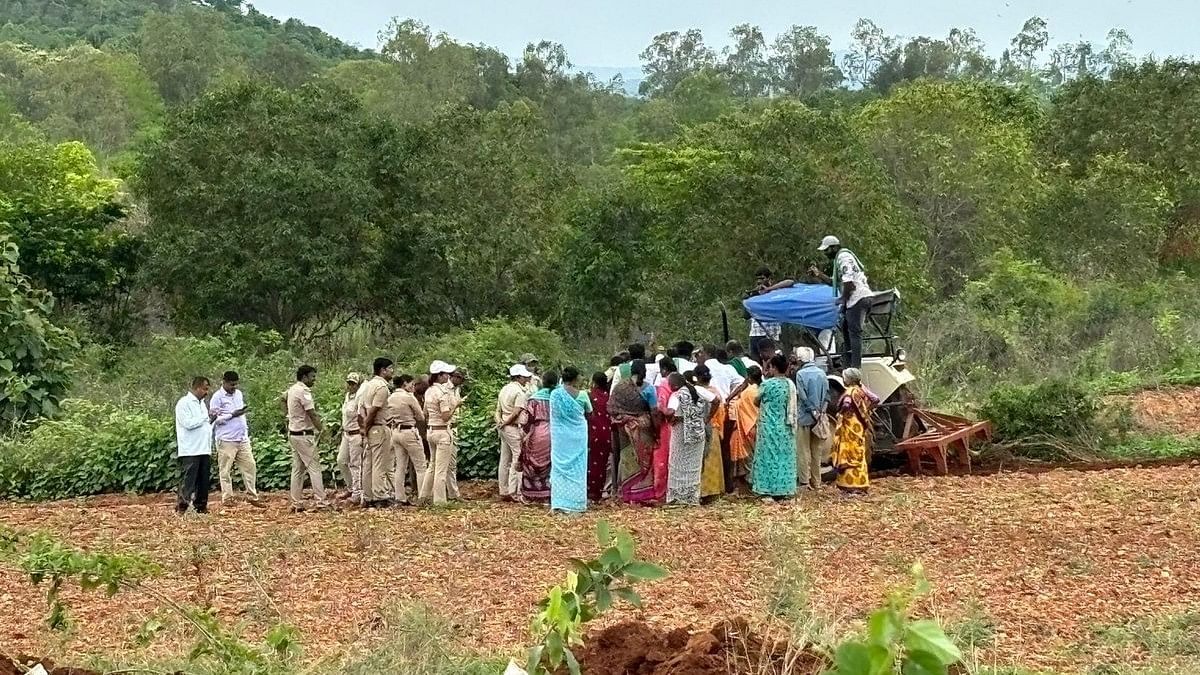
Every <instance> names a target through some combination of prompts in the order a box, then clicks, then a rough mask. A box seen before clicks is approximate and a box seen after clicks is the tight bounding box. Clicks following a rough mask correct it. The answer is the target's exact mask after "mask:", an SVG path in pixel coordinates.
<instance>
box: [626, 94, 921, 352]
mask: <svg viewBox="0 0 1200 675" xmlns="http://www.w3.org/2000/svg"><path fill="white" fill-rule="evenodd" d="M627 155H628V158H629V160H630V161H631V165H630V166H629V168H628V169H627V174H628V177H629V179H630V181H631V185H632V186H633V187H634V188H635V189H637V190H640V191H643V194H645V195H647V199H649V200H650V201H649V204H650V205H651V206H653V207H654V208H655V209H656V210H657V211H658V212H659V213H660V214H661V215H660V216H659V217H658V218H657V219H656V223H655V227H654V231H653V235H652V239H651V240H650V245H651V246H653V247H654V249H655V250H657V251H659V258H658V259H657V260H655V261H654V265H655V269H656V271H657V272H658V273H659V275H660V276H659V278H661V279H664V280H669V281H664V282H663V283H658V284H656V285H654V286H653V287H651V288H647V289H646V293H645V295H644V296H643V303H642V305H641V307H642V308H643V311H644V312H646V313H647V314H653V315H654V316H657V317H659V318H660V320H662V321H668V322H673V323H672V324H671V325H672V327H675V328H678V329H680V330H683V329H685V328H688V329H693V330H703V329H712V328H714V327H715V323H716V318H717V316H718V315H717V305H716V303H717V301H718V300H724V301H727V302H730V303H733V302H735V301H736V299H738V298H740V297H741V295H742V292H743V291H744V290H745V289H746V288H747V287H748V285H749V284H750V283H751V281H752V279H751V276H752V274H753V271H754V269H755V268H757V267H758V266H760V265H763V264H767V265H769V266H771V267H772V269H775V270H778V271H779V272H780V273H781V274H787V275H793V274H801V273H803V271H804V270H805V269H806V268H807V267H808V266H809V265H810V264H825V261H824V259H823V258H822V257H821V254H819V253H817V251H816V244H817V243H818V242H819V241H820V240H821V237H822V236H824V235H827V234H831V233H836V234H837V235H838V236H840V237H841V238H842V239H843V241H846V242H847V243H848V244H850V246H852V247H853V248H854V250H855V252H856V253H857V254H858V255H859V257H860V258H861V259H862V260H863V261H864V263H866V265H867V266H868V268H869V271H870V274H871V278H872V282H873V283H874V284H877V285H878V286H879V287H887V286H889V285H893V284H895V285H900V286H903V287H904V290H905V292H906V297H908V298H911V299H912V300H914V301H916V302H919V301H920V298H921V297H922V295H923V294H924V291H925V290H926V285H925V280H924V278H923V273H922V268H923V262H924V259H925V253H924V246H923V244H922V241H921V239H920V237H919V234H918V232H919V230H918V229H917V225H916V223H914V222H913V220H912V218H911V216H910V215H909V212H908V211H907V210H906V209H905V208H904V207H903V206H902V205H901V204H900V203H899V202H898V201H897V198H896V195H895V193H894V192H893V190H892V189H891V187H890V186H889V184H888V180H887V176H886V175H885V173H884V171H883V168H882V167H881V166H880V165H879V163H878V162H877V161H876V160H875V159H874V158H873V157H872V156H871V155H870V153H869V152H868V151H867V150H866V149H865V148H864V147H863V145H862V144H861V143H860V142H859V141H858V140H857V139H856V138H855V136H854V133H853V131H852V129H851V127H850V126H849V124H848V123H847V121H846V120H845V119H844V118H843V117H842V116H841V115H840V114H837V113H822V112H817V111H814V110H811V109H809V108H806V107H804V106H802V105H799V104H796V103H794V102H780V103H777V104H775V105H772V106H770V107H769V108H768V109H766V110H764V111H757V112H743V113H740V114H736V115H727V116H724V117H722V118H721V119H720V120H718V121H717V122H714V123H711V124H706V125H701V126H699V127H695V128H692V129H688V130H686V131H684V132H683V133H682V134H681V135H680V137H679V138H677V139H676V140H674V141H671V142H668V143H659V144H651V145H645V146H641V147H639V148H636V149H634V150H631V151H630V152H628V153H627ZM806 252H808V253H806ZM679 307H691V308H693V310H695V311H692V312H688V313H687V316H686V317H680V315H679V312H678V308H679ZM705 307H708V308H710V309H711V313H706V312H704V311H703V308H705ZM680 323H688V325H687V326H683V325H679V324H680Z"/></svg>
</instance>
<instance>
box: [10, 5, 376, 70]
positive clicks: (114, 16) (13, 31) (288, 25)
mask: <svg viewBox="0 0 1200 675" xmlns="http://www.w3.org/2000/svg"><path fill="white" fill-rule="evenodd" d="M185 7H197V8H199V9H202V10H204V11H212V12H219V13H221V14H223V15H224V16H225V17H226V19H227V20H228V22H229V26H230V29H231V30H230V34H231V37H232V38H233V39H234V42H235V44H237V45H238V46H240V47H243V48H249V49H253V48H254V47H255V46H256V45H258V44H261V43H262V41H263V40H266V39H275V40H278V39H283V40H286V41H287V42H290V43H293V44H295V45H296V46H298V47H300V48H302V49H304V50H306V51H308V52H310V53H312V54H313V55H314V56H316V57H318V58H321V59H325V60H340V59H353V58H363V57H368V56H370V55H371V53H370V52H367V51H364V50H361V49H359V48H357V47H354V46H352V45H349V44H347V43H345V42H343V41H341V40H339V39H337V38H335V37H333V36H332V35H329V34H328V33H326V32H325V31H323V30H321V29H319V28H316V27H314V26H309V25H307V24H305V23H304V22H302V21H297V20H295V19H289V20H287V21H279V20H278V19H276V18H274V17H271V16H268V15H266V14H263V13H262V12H259V11H258V10H256V9H254V7H253V6H251V5H249V4H247V3H244V2H243V1H242V0H203V1H201V0H197V1H194V2H193V1H189V0H68V1H66V2H46V1H44V0H25V1H22V0H0V42H17V43H22V44H28V45H32V46H34V47H38V48H41V49H59V48H62V47H67V46H70V45H72V44H76V43H79V42H87V43H90V44H91V45H92V46H94V47H100V46H102V45H105V44H109V43H115V44H116V45H118V46H120V45H125V44H131V43H132V41H133V40H134V39H136V36H137V32H138V28H139V27H140V26H141V24H142V20H143V19H144V18H145V17H146V15H147V14H149V13H150V12H153V11H160V12H172V11H179V10H181V9H183V8H185Z"/></svg>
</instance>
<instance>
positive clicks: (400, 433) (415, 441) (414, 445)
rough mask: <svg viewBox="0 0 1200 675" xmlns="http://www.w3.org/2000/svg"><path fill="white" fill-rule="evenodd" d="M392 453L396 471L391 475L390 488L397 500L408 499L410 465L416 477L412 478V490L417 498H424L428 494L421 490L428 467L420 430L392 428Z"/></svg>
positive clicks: (405, 500) (404, 500)
mask: <svg viewBox="0 0 1200 675" xmlns="http://www.w3.org/2000/svg"><path fill="white" fill-rule="evenodd" d="M392 455H394V456H395V458H396V472H395V473H394V474H393V475H392V488H393V489H394V490H395V495H394V496H395V499H396V501H398V502H407V501H409V499H408V467H409V465H412V469H413V473H414V474H415V476H416V478H415V479H414V480H413V491H414V492H416V493H417V494H416V498H417V499H425V498H427V497H428V496H429V495H427V494H425V493H424V492H422V490H421V488H422V487H424V485H423V483H424V482H425V471H426V469H428V468H429V467H428V466H427V465H428V462H426V461H425V444H424V443H422V442H421V432H419V431H417V430H416V429H415V428H414V429H393V430H392Z"/></svg>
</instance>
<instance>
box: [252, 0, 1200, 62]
mask: <svg viewBox="0 0 1200 675" xmlns="http://www.w3.org/2000/svg"><path fill="white" fill-rule="evenodd" d="M251 2H252V3H253V4H254V6H255V7H256V8H258V10H259V11H261V12H264V13H267V14H271V15H273V16H276V17H279V18H281V19H283V18H288V17H295V18H297V19H300V20H302V21H304V22H305V23H308V24H311V25H315V26H318V27H320V28H322V29H324V30H325V31H326V32H328V33H331V34H333V35H335V36H337V37H339V38H341V39H343V40H345V41H347V42H351V43H354V44H358V45H359V46H362V47H371V48H373V47H375V46H377V42H378V40H377V35H378V33H379V31H380V29H382V28H383V27H385V26H386V25H387V23H388V21H389V20H390V19H391V18H392V17H401V18H410V17H411V18H415V19H419V20H420V21H422V22H424V23H426V24H428V25H429V26H430V27H431V28H432V29H433V31H434V32H435V33H436V32H442V31H444V32H446V33H449V34H450V35H451V36H452V37H454V38H455V39H456V40H458V41H460V42H471V43H485V44H488V45H491V46H493V47H496V48H498V49H500V50H501V51H503V52H504V53H506V54H509V55H510V56H516V55H519V54H521V52H522V51H523V50H524V47H525V45H526V44H527V43H529V42H537V41H539V40H550V41H553V42H559V43H561V44H563V45H564V46H565V47H566V48H567V53H568V54H569V55H570V58H571V61H572V62H573V63H575V64H576V65H583V66H612V67H623V66H637V65H639V64H640V59H639V58H638V54H640V53H641V51H642V49H644V48H645V47H646V45H648V44H649V43H650V40H651V38H652V37H653V36H654V35H656V34H658V33H661V32H664V31H669V30H686V29H688V28H700V29H701V30H703V31H704V36H705V39H706V42H707V43H708V44H709V45H710V46H718V47H719V46H723V45H724V44H725V43H726V35H727V33H728V31H729V28H730V27H732V26H734V25H737V24H739V23H752V24H756V25H758V26H760V27H761V28H762V29H763V32H764V33H766V35H767V39H768V40H770V39H771V38H773V37H774V35H775V34H777V33H779V32H780V31H782V30H784V29H786V28H787V27H789V26H791V25H792V24H803V25H815V26H817V27H818V28H819V29H820V30H821V31H822V32H824V33H826V34H827V35H829V36H830V37H831V38H832V39H833V47H834V48H835V49H838V50H842V49H846V48H847V47H848V46H849V42H850V37H849V35H850V29H851V27H852V26H853V25H854V22H855V21H856V20H858V19H859V18H860V17H865V18H870V19H872V20H874V21H875V23H877V24H878V25H879V26H880V27H881V28H883V30H884V31H885V32H887V33H888V34H892V35H904V36H911V35H930V36H934V37H945V35H946V33H948V32H949V29H950V28H952V27H956V26H957V27H972V28H975V30H976V32H977V33H978V34H979V36H980V37H981V38H982V39H983V40H984V42H985V43H986V44H987V47H988V51H989V52H991V53H993V54H995V55H998V54H999V53H1000V51H1001V50H1003V49H1004V47H1005V46H1007V44H1008V41H1009V40H1010V39H1011V38H1012V36H1013V35H1015V34H1016V33H1017V32H1018V31H1019V30H1020V29H1021V25H1022V24H1023V23H1024V22H1025V20H1026V19H1027V18H1029V17H1030V16H1034V15H1037V16H1041V17H1042V18H1044V19H1046V21H1047V22H1048V23H1049V27H1050V36H1051V44H1056V43H1059V42H1075V41H1078V40H1080V39H1087V40H1091V41H1094V42H1099V43H1103V41H1104V36H1105V35H1106V34H1107V33H1108V30H1109V29H1110V28H1113V27H1120V28H1124V29H1126V30H1128V31H1129V33H1130V36H1131V37H1132V38H1133V44H1134V52H1135V53H1136V54H1138V55H1142V54H1147V53H1154V54H1156V55H1158V56H1166V55H1181V56H1182V55H1191V54H1195V53H1196V52H1197V48H1196V46H1197V39H1196V37H1195V36H1196V29H1195V27H1196V26H1197V24H1200V2H1197V1H1196V0H859V2H854V3H849V2H837V1H836V0H824V1H823V2H814V1H813V0H744V1H743V2H734V1H731V0H725V1H721V0H604V1H603V2H597V1H594V0H575V1H573V2H572V1H567V0H505V1H499V2H485V1H482V0H257V1H255V0H251Z"/></svg>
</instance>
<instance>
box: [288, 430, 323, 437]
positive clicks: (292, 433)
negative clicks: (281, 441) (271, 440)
mask: <svg viewBox="0 0 1200 675" xmlns="http://www.w3.org/2000/svg"><path fill="white" fill-rule="evenodd" d="M316 435H317V432H316V431H314V430H313V429H305V430H304V431H292V430H291V429H289V430H288V436H316Z"/></svg>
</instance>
